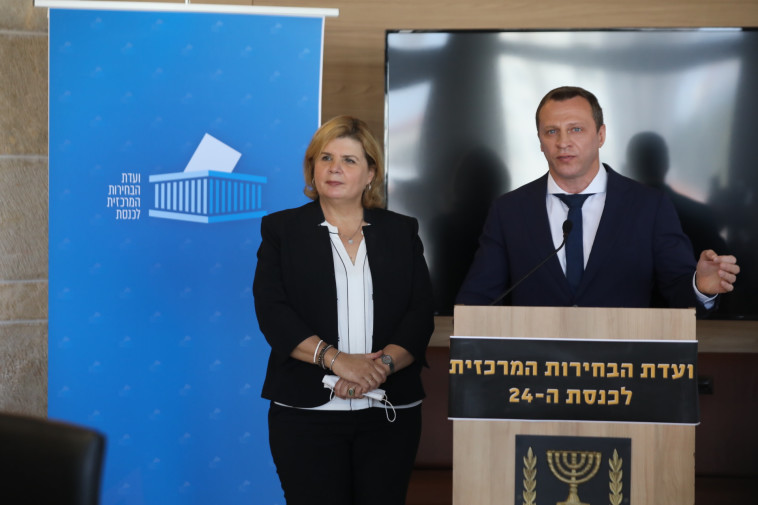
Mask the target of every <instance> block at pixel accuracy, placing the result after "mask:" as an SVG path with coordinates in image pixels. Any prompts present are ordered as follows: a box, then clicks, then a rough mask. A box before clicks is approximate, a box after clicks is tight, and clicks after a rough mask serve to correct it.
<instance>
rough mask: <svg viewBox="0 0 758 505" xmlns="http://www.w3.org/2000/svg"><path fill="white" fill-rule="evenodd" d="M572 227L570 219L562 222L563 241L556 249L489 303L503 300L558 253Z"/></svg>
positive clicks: (493, 303)
mask: <svg viewBox="0 0 758 505" xmlns="http://www.w3.org/2000/svg"><path fill="white" fill-rule="evenodd" d="M573 227H574V223H572V222H571V221H569V220H568V219H566V220H565V221H564V222H563V242H561V245H559V246H558V249H556V250H555V251H553V252H551V253H550V254H548V256H547V258H545V259H544V260H542V261H540V262H539V264H538V265H537V266H536V267H534V268H532V269H531V270H529V272H528V273H527V274H526V275H525V276H523V277H522V278H520V279H519V280H518V282H516V284H514V285H512V286H511V287H509V288H508V289H506V290H505V292H504V293H503V294H502V295H500V296H498V297H497V298H495V299H494V300H493V301H492V302H490V305H497V304H498V303H500V302H501V301H502V300H503V298H505V297H506V296H508V295H509V294H510V293H511V291H513V290H514V289H516V286H518V285H519V284H521V283H522V282H524V281H525V280H526V278H527V277H529V276H530V275H532V274H533V273H534V272H536V271H537V270H539V268H540V267H541V266H542V265H544V264H545V263H547V260H549V259H550V258H552V257H553V256H555V255H556V254H558V251H560V250H561V249H563V246H564V245H566V239H567V238H568V236H569V233H571V229H572V228H573Z"/></svg>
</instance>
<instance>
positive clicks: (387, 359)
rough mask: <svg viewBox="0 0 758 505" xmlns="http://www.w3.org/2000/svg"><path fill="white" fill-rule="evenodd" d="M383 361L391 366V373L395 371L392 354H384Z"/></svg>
mask: <svg viewBox="0 0 758 505" xmlns="http://www.w3.org/2000/svg"><path fill="white" fill-rule="evenodd" d="M382 363H384V364H385V365H388V366H389V367H390V373H395V362H394V361H392V356H390V355H389V354H382Z"/></svg>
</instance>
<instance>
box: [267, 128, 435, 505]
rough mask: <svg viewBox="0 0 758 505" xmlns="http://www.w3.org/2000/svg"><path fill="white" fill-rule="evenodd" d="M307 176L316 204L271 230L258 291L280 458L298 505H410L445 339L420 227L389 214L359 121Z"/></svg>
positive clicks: (318, 148) (332, 141)
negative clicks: (426, 406)
mask: <svg viewBox="0 0 758 505" xmlns="http://www.w3.org/2000/svg"><path fill="white" fill-rule="evenodd" d="M304 168H305V182H306V187H305V194H306V195H307V196H309V197H310V198H311V199H313V202H311V203H308V204H306V205H304V206H302V207H299V208H295V209H289V210H284V211H281V212H277V213H274V214H271V215H269V216H266V217H264V218H263V220H262V221H261V236H262V242H261V246H260V249H259V250H258V266H257V268H256V272H255V281H254V284H253V292H254V295H255V309H256V313H257V316H258V324H259V325H260V328H261V331H262V333H263V335H264V336H265V338H266V340H267V341H268V343H269V345H270V346H271V355H270V357H269V362H268V368H267V371H266V379H265V382H264V384H263V392H262V396H263V397H264V398H266V399H269V400H271V407H270V410H269V442H270V445H271V453H272V455H273V458H274V462H275V464H276V467H277V472H278V474H279V478H280V481H281V483H282V488H283V490H284V495H285V498H286V500H287V503H288V504H290V505H298V504H305V503H307V504H320V503H323V504H329V505H335V504H345V505H348V504H351V505H369V504H382V505H392V504H403V503H405V495H406V492H407V487H408V481H409V479H410V473H411V470H412V467H413V462H414V459H415V456H416V450H417V447H418V441H419V436H420V431H421V406H420V403H421V400H422V398H423V397H424V392H423V388H422V386H421V378H420V372H421V367H422V366H423V365H424V364H425V351H426V347H427V345H428V343H429V338H430V336H431V333H432V331H433V328H434V317H433V305H432V304H433V302H432V290H431V282H430V280H429V272H428V269H427V266H426V262H425V260H424V256H423V246H422V244H421V240H420V238H419V236H418V223H417V221H416V220H415V219H413V218H410V217H407V216H403V215H400V214H396V213H394V212H390V211H387V210H384V209H383V208H382V207H383V205H384V164H383V161H382V154H381V148H380V146H379V144H378V142H377V141H376V139H375V138H374V137H373V135H372V134H371V132H370V131H369V130H368V127H367V126H366V124H365V123H364V122H363V121H361V120H359V119H356V118H352V117H348V116H339V117H336V118H334V119H332V120H330V121H328V122H327V123H325V124H324V125H323V126H322V127H321V128H319V130H318V131H317V132H316V134H315V135H314V137H313V139H312V140H311V143H310V145H309V146H308V149H307V150H306V155H305V161H304ZM390 402H391V403H390Z"/></svg>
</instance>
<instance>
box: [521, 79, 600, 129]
mask: <svg viewBox="0 0 758 505" xmlns="http://www.w3.org/2000/svg"><path fill="white" fill-rule="evenodd" d="M577 96H580V97H582V98H584V99H585V100H587V101H588V102H589V103H590V107H591V108H592V119H594V120H595V128H597V129H598V130H599V129H600V127H601V126H603V109H602V108H601V107H600V103H599V102H598V101H597V97H596V96H595V95H593V94H592V93H590V92H589V91H587V90H586V89H584V88H579V87H577V86H561V87H560V88H555V89H554V90H552V91H549V92H548V93H547V95H545V96H544V97H542V100H541V101H540V104H539V105H538V106H537V113H536V114H535V116H534V118H535V120H536V122H537V132H538V133H539V131H540V111H541V110H542V107H544V106H545V104H546V103H547V102H549V101H550V100H554V101H556V102H564V101H566V100H571V99H572V98H575V97H577Z"/></svg>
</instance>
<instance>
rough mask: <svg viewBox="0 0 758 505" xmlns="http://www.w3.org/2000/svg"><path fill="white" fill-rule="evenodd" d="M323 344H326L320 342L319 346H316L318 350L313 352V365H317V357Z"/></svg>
mask: <svg viewBox="0 0 758 505" xmlns="http://www.w3.org/2000/svg"><path fill="white" fill-rule="evenodd" d="M323 343H324V341H323V340H319V341H318V345H316V350H315V351H313V364H314V365H315V364H316V356H318V348H319V347H321V344H323Z"/></svg>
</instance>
